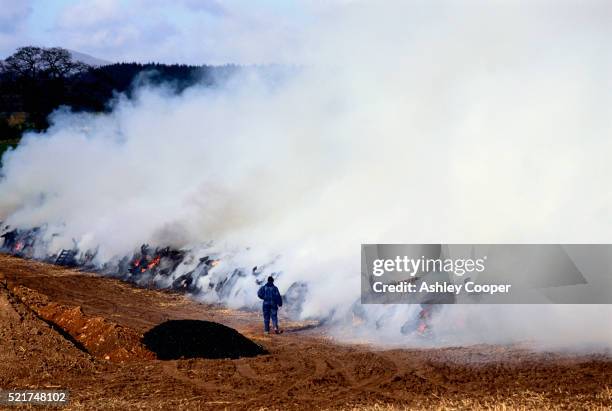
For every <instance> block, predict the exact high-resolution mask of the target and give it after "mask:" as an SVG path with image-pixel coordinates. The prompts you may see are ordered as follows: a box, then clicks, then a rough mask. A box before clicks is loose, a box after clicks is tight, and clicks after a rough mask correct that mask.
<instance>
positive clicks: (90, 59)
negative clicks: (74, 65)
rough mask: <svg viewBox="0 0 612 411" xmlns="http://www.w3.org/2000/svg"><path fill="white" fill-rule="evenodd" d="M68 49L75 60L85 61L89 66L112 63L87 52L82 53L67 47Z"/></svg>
mask: <svg viewBox="0 0 612 411" xmlns="http://www.w3.org/2000/svg"><path fill="white" fill-rule="evenodd" d="M67 50H68V51H69V52H70V55H71V56H72V59H73V60H76V61H80V62H81V63H85V64H87V65H88V66H92V67H100V66H107V65H109V64H112V62H111V61H108V60H103V59H99V58H97V57H94V56H91V55H89V54H86V53H81V52H79V51H75V50H70V49H67Z"/></svg>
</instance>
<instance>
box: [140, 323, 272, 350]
mask: <svg viewBox="0 0 612 411" xmlns="http://www.w3.org/2000/svg"><path fill="white" fill-rule="evenodd" d="M142 342H143V343H144V345H145V346H146V347H147V348H148V349H149V350H151V351H152V352H154V353H155V354H156V355H157V358H159V359H160V360H177V359H179V358H241V357H254V356H256V355H260V354H267V353H268V352H267V351H266V350H265V349H264V348H263V347H261V346H260V345H258V344H256V343H254V342H253V341H251V340H249V339H248V338H246V337H245V336H244V335H242V334H240V333H239V332H238V331H236V330H234V329H233V328H230V327H226V326H225V325H223V324H219V323H215V322H211V321H199V320H172V321H166V322H164V323H162V324H159V325H157V326H155V327H153V328H151V329H150V330H149V331H147V332H146V333H145V334H144V337H143V339H142Z"/></svg>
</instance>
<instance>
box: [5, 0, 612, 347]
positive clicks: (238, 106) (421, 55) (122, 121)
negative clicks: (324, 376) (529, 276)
mask: <svg viewBox="0 0 612 411" xmlns="http://www.w3.org/2000/svg"><path fill="white" fill-rule="evenodd" d="M487 4H488V3H487ZM611 14H612V8H611V7H610V6H609V4H608V3H606V2H601V3H599V2H589V3H588V4H586V3H583V2H581V3H580V4H578V2H576V3H571V2H570V3H560V2H550V3H549V2H518V3H514V4H512V5H510V4H508V3H495V4H488V5H486V4H485V3H484V2H483V3H482V4H477V3H470V5H465V4H464V5H462V6H458V5H457V4H456V3H455V2H438V3H435V4H432V3H431V2H419V1H416V2H410V3H408V2H401V3H394V2H391V3H385V4H384V5H383V4H382V3H380V2H376V3H375V4H371V3H370V4H362V3H348V4H345V5H343V6H338V7H337V8H329V9H326V10H325V11H324V12H322V13H321V14H319V15H317V18H316V19H314V20H313V21H312V22H311V23H310V24H311V26H312V27H310V30H305V33H303V37H302V47H301V48H299V49H296V50H294V51H293V53H294V54H295V59H296V62H298V63H300V65H301V69H299V70H297V71H295V72H294V73H292V74H291V76H289V78H284V79H283V80H282V81H281V82H275V81H273V80H270V79H269V78H262V75H261V74H254V73H253V72H252V71H246V72H245V73H243V74H237V75H236V76H234V77H233V78H232V79H231V80H229V81H227V82H225V83H224V84H223V85H220V86H218V87H215V88H205V87H203V86H195V87H192V88H190V89H188V90H186V91H185V92H184V93H182V94H180V95H175V94H172V93H171V92H169V91H167V90H165V89H163V88H161V89H160V88H149V87H142V88H141V89H140V91H139V92H138V93H137V95H136V97H134V98H133V99H132V100H127V99H124V98H119V99H117V101H115V102H114V106H113V110H112V112H111V113H109V114H74V113H71V112H70V111H68V110H60V111H58V112H56V113H55V114H54V115H53V116H52V127H51V128H50V129H49V130H48V131H46V132H45V133H42V134H32V133H31V134H28V135H27V136H26V137H25V138H24V140H23V143H22V144H21V145H20V146H19V148H18V149H17V150H15V151H12V152H9V153H7V154H6V155H5V157H4V158H3V164H4V166H3V169H2V173H3V174H4V176H3V178H2V180H1V182H0V220H4V221H5V223H7V224H10V225H11V226H14V227H22V228H29V227H35V226H45V227H46V230H45V233H46V236H47V238H46V240H47V242H46V244H47V250H46V252H57V251H58V250H60V249H62V248H70V247H72V244H73V241H76V242H77V244H78V247H79V249H82V250H85V249H95V248H97V249H98V254H97V257H96V258H97V260H98V261H97V262H98V263H99V264H102V263H104V262H106V261H109V260H112V259H113V258H114V257H115V256H118V255H125V254H126V253H130V252H132V251H133V250H135V249H137V247H139V245H140V244H142V243H150V244H152V245H159V246H165V245H171V246H173V247H185V248H191V249H194V248H197V247H202V244H206V246H205V247H208V248H207V250H209V251H210V250H214V251H215V252H216V253H218V254H219V255H221V256H222V257H221V261H222V263H221V264H220V265H219V266H217V267H214V269H213V270H212V271H213V272H218V273H221V272H223V270H229V269H231V268H232V267H252V266H255V265H261V264H269V265H268V266H266V268H265V270H267V271H269V272H273V271H275V272H279V271H282V274H281V275H280V276H279V281H278V284H279V286H280V288H281V291H284V290H286V289H287V288H288V287H289V286H290V285H291V284H293V283H294V282H295V281H303V282H306V283H308V298H307V299H306V301H305V303H304V306H303V310H302V316H304V317H316V316H318V317H325V316H328V315H329V314H330V313H334V318H336V319H343V318H348V317H350V316H351V314H350V310H351V306H352V304H353V303H354V302H355V301H356V300H357V299H358V297H359V272H360V269H359V264H360V258H359V251H360V247H359V245H360V244H361V243H421V242H425V243H440V242H447V243H470V242H474V243H486V242H491V243H498V242H516V243H522V242H529V243H530V242H543V243H580V242H586V243H593V242H603V243H610V242H612V235H611V234H610V227H609V222H610V221H612V197H611V196H610V194H609V190H607V186H608V184H607V183H608V176H609V175H610V174H611V172H612V166H611V165H610V162H609V156H610V153H612V150H611V149H612V140H610V138H609V136H610V133H611V131H612V125H611V124H610V120H609V119H610V118H612V105H611V103H612V101H611V100H612V94H611V93H610V89H611V87H612V81H611V80H612V75H611V74H610V73H612V64H611V63H612V61H611V57H610V56H612V53H611V52H612V50H611V48H612V45H611V43H610V42H609V38H610V35H612V27H611V26H610V25H609V24H608V22H609V19H610V17H612V16H611ZM264 77H265V76H264ZM52 234H57V235H52ZM211 242H212V243H211ZM219 275H221V274H219ZM246 282H247V280H244V283H245V284H244V287H243V292H242V293H240V294H239V295H234V296H228V298H227V300H226V302H227V303H228V304H230V305H234V306H239V305H245V304H246V305H248V304H253V303H254V302H255V300H256V297H255V296H254V293H253V292H252V291H253V290H254V289H255V288H256V285H255V284H251V283H249V284H246ZM203 298H206V296H203ZM415 309H416V308H414V307H407V306H404V307H399V306H398V307H367V308H365V309H364V313H366V317H367V321H366V323H365V324H364V325H362V328H361V329H362V330H364V332H365V333H367V336H368V337H372V336H374V337H375V338H378V339H380V340H382V339H383V338H384V339H386V340H387V341H388V339H387V338H389V337H394V338H395V341H400V342H403V341H407V340H406V339H403V340H402V339H400V338H404V337H402V336H401V334H400V333H399V326H401V324H402V323H403V322H404V321H405V318H406V317H408V316H410V315H412V314H414V313H412V311H414V310H415ZM445 310H446V314H445V315H441V316H439V317H438V320H437V321H438V322H440V324H438V327H439V329H441V330H442V329H444V328H445V327H447V328H452V327H451V326H452V324H456V323H457V321H463V322H465V321H467V322H468V323H469V324H468V325H465V326H463V327H461V330H462V331H460V334H461V340H462V341H465V342H472V343H473V342H508V341H513V340H519V341H524V340H530V341H531V340H534V341H541V342H551V341H554V342H555V343H560V344H561V345H563V344H564V343H566V344H567V345H572V344H577V343H579V342H596V343H603V344H605V345H608V346H610V345H612V335H611V333H610V331H606V330H609V325H610V321H611V320H612V314H611V311H610V309H609V307H601V306H582V307H579V306H575V307H571V308H569V307H551V306H547V307H544V306H542V307H525V306H524V307H493V308H492V307H487V306H474V307H469V308H466V307H447V308H446V309H445ZM526 314H528V315H529V317H530V318H531V321H528V320H527V319H526V318H525V317H526ZM457 317H461V319H458V318H457ZM466 318H467V320H466ZM381 319H382V320H381ZM536 324H537V325H538V326H539V327H535V326H534V325H536ZM376 327H378V328H376ZM375 329H376V330H377V331H376V332H373V330H375ZM353 335H354V334H353ZM364 335H365V334H364ZM456 341H459V340H452V341H448V343H451V344H452V343H456ZM407 342H408V343H412V341H407Z"/></svg>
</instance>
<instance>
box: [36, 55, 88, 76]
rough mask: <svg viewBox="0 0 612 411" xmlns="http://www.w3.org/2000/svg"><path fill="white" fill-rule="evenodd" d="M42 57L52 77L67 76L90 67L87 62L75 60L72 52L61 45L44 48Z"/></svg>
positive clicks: (42, 62)
mask: <svg viewBox="0 0 612 411" xmlns="http://www.w3.org/2000/svg"><path fill="white" fill-rule="evenodd" d="M40 59H41V66H42V68H43V70H44V71H45V73H46V74H47V75H48V76H49V77H51V78H65V77H67V76H69V75H71V74H76V73H78V72H81V71H84V70H86V69H87V68H89V66H88V65H87V64H85V63H82V62H80V61H75V60H73V59H72V55H71V54H70V52H69V51H68V50H66V49H63V48H60V47H51V48H45V49H43V50H42V53H41V56H40Z"/></svg>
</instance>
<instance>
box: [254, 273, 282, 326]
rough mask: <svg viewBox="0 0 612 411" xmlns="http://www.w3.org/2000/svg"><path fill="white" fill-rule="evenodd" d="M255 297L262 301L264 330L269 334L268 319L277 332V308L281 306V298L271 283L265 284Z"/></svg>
mask: <svg viewBox="0 0 612 411" xmlns="http://www.w3.org/2000/svg"><path fill="white" fill-rule="evenodd" d="M257 296H258V297H259V298H261V299H262V300H263V304H262V309H263V316H264V330H265V331H266V332H270V319H272V326H273V327H274V329H275V330H278V315H277V314H278V307H282V306H283V298H282V297H281V295H280V292H279V291H278V288H276V286H275V285H274V284H273V283H267V284H266V285H264V286H262V287H261V288H260V289H259V291H257Z"/></svg>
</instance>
